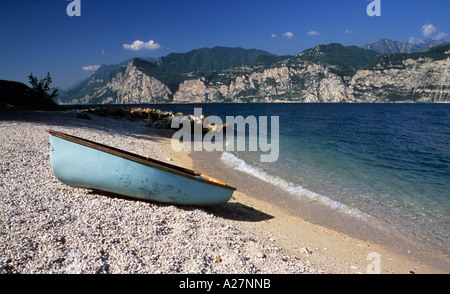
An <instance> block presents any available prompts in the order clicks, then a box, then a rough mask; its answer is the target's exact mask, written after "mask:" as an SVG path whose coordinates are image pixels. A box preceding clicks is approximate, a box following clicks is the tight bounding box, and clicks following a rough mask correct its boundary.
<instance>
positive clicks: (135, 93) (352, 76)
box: [78, 44, 450, 104]
mask: <svg viewBox="0 0 450 294" xmlns="http://www.w3.org/2000/svg"><path fill="white" fill-rule="evenodd" d="M261 60H263V61H261ZM261 60H260V62H252V63H247V64H246V65H242V66H239V67H235V68H232V69H227V70H221V71H212V72H210V73H208V74H202V75H199V74H198V73H192V72H191V73H181V74H173V73H170V74H168V73H166V72H163V71H162V70H161V69H159V68H158V67H157V65H155V64H154V63H150V62H146V61H143V60H139V59H135V60H132V61H131V62H129V63H128V64H127V65H125V66H123V67H122V68H121V69H120V70H119V71H118V72H117V73H116V74H115V75H114V76H113V77H112V78H111V79H110V80H109V81H108V82H106V83H104V84H103V85H102V86H100V87H98V88H96V89H95V91H93V92H92V94H89V95H85V96H84V97H83V98H82V99H80V100H78V101H79V103H82V104H93V103H95V104H136V103H138V104H139V103H141V104H144V103H166V102H175V103H205V102H398V101H408V102H440V101H447V100H450V77H449V71H450V44H447V45H443V46H438V47H435V48H433V49H432V50H429V51H427V52H425V53H413V54H386V55H379V54H378V53H376V52H374V51H370V50H364V49H361V48H354V47H344V46H342V45H339V44H330V45H322V46H318V47H315V48H312V49H310V50H307V51H304V52H302V53H301V54H299V55H297V56H289V57H285V58H278V57H277V58H275V57H271V58H268V59H261ZM268 60H269V61H268Z"/></svg>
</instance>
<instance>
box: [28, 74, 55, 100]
mask: <svg viewBox="0 0 450 294" xmlns="http://www.w3.org/2000/svg"><path fill="white" fill-rule="evenodd" d="M28 78H29V80H30V84H31V87H32V88H31V89H32V91H33V94H34V95H35V96H36V97H38V98H42V99H45V100H50V101H53V99H54V98H56V97H57V96H58V89H56V88H50V84H51V83H52V78H51V77H50V73H47V76H46V77H45V78H43V79H41V80H39V81H38V79H37V77H34V76H33V74H30V75H29V76H28Z"/></svg>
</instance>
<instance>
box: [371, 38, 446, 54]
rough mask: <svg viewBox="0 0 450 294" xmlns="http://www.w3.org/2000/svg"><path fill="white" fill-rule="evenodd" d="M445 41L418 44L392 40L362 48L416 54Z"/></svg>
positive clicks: (431, 40) (381, 41)
mask: <svg viewBox="0 0 450 294" xmlns="http://www.w3.org/2000/svg"><path fill="white" fill-rule="evenodd" d="M445 43H446V41H444V40H433V39H427V40H425V41H419V42H416V43H410V42H406V43H403V42H400V41H392V40H390V39H381V40H380V41H378V42H375V43H372V44H366V45H364V46H362V48H364V49H369V50H374V51H376V52H379V53H387V54H392V53H416V52H421V51H424V50H427V49H429V48H431V47H434V46H439V45H442V44H445Z"/></svg>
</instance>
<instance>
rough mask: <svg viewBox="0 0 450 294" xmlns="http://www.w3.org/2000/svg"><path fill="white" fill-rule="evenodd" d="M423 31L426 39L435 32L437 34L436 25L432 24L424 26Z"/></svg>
mask: <svg viewBox="0 0 450 294" xmlns="http://www.w3.org/2000/svg"><path fill="white" fill-rule="evenodd" d="M421 31H422V35H423V36H424V37H429V36H431V35H432V34H433V33H434V32H436V27H435V26H434V25H432V24H429V23H427V24H425V25H423V27H422V29H421Z"/></svg>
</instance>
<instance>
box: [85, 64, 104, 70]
mask: <svg viewBox="0 0 450 294" xmlns="http://www.w3.org/2000/svg"><path fill="white" fill-rule="evenodd" d="M99 68H100V65H88V66H83V70H84V71H96V70H97V69H99Z"/></svg>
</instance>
